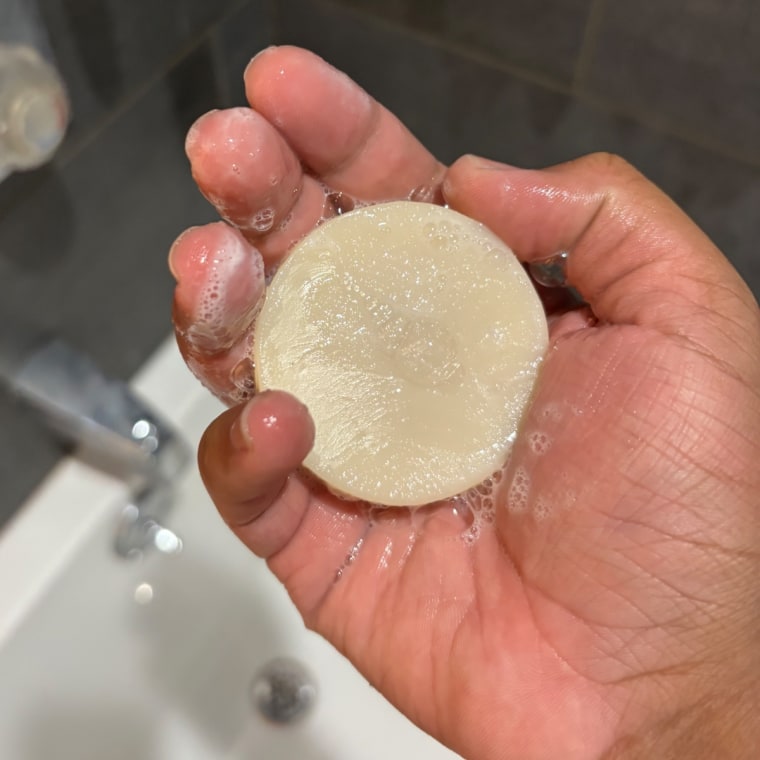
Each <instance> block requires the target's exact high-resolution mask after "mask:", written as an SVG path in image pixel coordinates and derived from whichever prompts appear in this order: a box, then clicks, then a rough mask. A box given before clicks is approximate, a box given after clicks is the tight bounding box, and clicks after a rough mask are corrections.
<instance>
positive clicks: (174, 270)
mask: <svg viewBox="0 0 760 760" xmlns="http://www.w3.org/2000/svg"><path fill="white" fill-rule="evenodd" d="M197 229H198V227H197V225H196V226H195V227H188V228H187V229H186V230H185V231H184V232H183V233H182V234H181V235H179V237H178V238H177V239H176V240H175V241H174V242H173V243H172V247H171V248H170V249H169V256H168V257H167V265H168V267H169V271H170V272H171V274H172V277H173V278H174V281H175V282H179V278H180V274H179V267H177V262H176V261H175V258H174V252H175V251H176V250H177V247H178V246H179V244H180V242H181V241H182V240H183V239H184V237H185V236H186V235H188V234H190V233H191V232H193V231H195V230H197Z"/></svg>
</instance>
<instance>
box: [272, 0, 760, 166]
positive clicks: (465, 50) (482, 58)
mask: <svg viewBox="0 0 760 760" xmlns="http://www.w3.org/2000/svg"><path fill="white" fill-rule="evenodd" d="M593 2H594V6H595V7H596V8H597V9H598V14H599V17H598V18H597V20H596V22H595V23H596V24H597V25H599V22H600V21H601V16H602V15H603V8H602V6H603V4H604V2H605V0H593ZM316 4H317V5H321V6H323V7H325V8H329V9H332V10H335V11H339V12H341V13H345V14H347V15H350V16H353V17H354V18H356V19H359V20H362V21H365V22H368V23H370V24H373V25H375V26H379V27H384V28H385V29H387V30H389V31H393V32H397V33H399V34H401V35H403V36H405V37H406V38H407V39H410V40H415V41H418V42H420V43H422V44H424V45H427V46H429V47H431V48H433V49H435V50H438V51H441V52H444V53H451V54H453V55H456V56H459V57H460V58H464V59H465V60H467V61H470V62H471V63H475V64H478V65H480V66H485V67H487V68H490V69H494V70H496V71H499V72H502V73H504V74H507V75H509V76H511V77H514V78H515V79H519V80H521V81H523V82H527V83H528V84H531V85H534V86H537V87H541V88H543V89H545V90H548V91H549V92H553V93H555V94H558V95H564V96H565V97H569V98H573V99H575V100H577V101H578V102H580V103H583V104H585V105H588V106H591V107H593V108H597V109H599V110H601V111H604V112H605V113H607V114H609V115H610V116H613V117H618V118H625V119H630V120H631V121H633V122H636V123H638V124H640V125H641V126H643V127H646V128H647V129H651V130H653V131H655V132H657V133H658V134H660V135H662V136H664V137H671V138H673V139H676V140H679V141H681V142H683V143H686V144H687V145H691V146H693V147H696V148H699V149H700V150H704V151H707V152H709V153H712V154H713V155H715V156H717V157H719V158H724V159H728V160H730V161H735V162H736V163H738V164H741V165H742V166H747V167H749V168H752V169H760V155H758V156H753V155H748V154H746V153H743V152H741V151H735V150H732V149H731V148H730V147H728V146H727V145H725V144H724V143H721V142H718V141H712V140H710V139H709V138H707V139H705V138H704V137H703V136H701V135H697V134H695V133H691V132H689V131H688V129H684V128H681V127H679V126H678V125H674V124H672V123H670V122H668V120H667V119H665V118H664V117H661V116H659V115H658V114H655V113H652V112H647V111H643V110H641V111H633V110H629V109H626V108H624V107H621V106H619V105H618V104H616V103H612V102H610V101H607V100H606V99H605V98H604V97H602V96H599V95H594V94H592V93H590V92H589V91H588V90H585V89H576V87H575V82H574V81H573V83H571V84H570V85H569V86H568V85H564V84H562V82H560V81H558V80H555V79H552V78H551V77H549V76H547V75H544V74H541V73H540V72H536V71H533V70H530V69H525V68H522V67H521V66H518V65H515V64H513V63H509V62H506V61H503V60H501V59H499V58H496V57H495V56H493V55H490V54H488V53H483V52H482V51H480V50H477V49H474V48H471V47H468V46H467V45H462V44H458V43H455V42H452V41H450V40H446V39H443V38H441V37H438V36H436V35H434V34H432V33H427V32H424V31H421V30H419V29H414V28H410V27H408V26H405V25H404V24H403V23H401V22H397V21H393V20H388V19H385V18H383V17H380V16H376V15H375V14H374V13H373V12H371V11H364V10H358V9H356V8H354V7H346V6H344V5H342V4H341V3H340V2H339V1H338V0H316ZM589 15H591V13H590V14H589ZM275 30H276V33H277V35H279V33H280V30H279V26H278V25H276V26H275ZM588 31H589V32H590V31H592V30H588ZM595 36H598V30H597V33H596V35H595ZM584 38H585V35H584ZM277 44H280V43H277ZM584 44H585V42H584ZM576 68H577V66H576ZM574 79H575V78H574Z"/></svg>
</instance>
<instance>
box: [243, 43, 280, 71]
mask: <svg viewBox="0 0 760 760" xmlns="http://www.w3.org/2000/svg"><path fill="white" fill-rule="evenodd" d="M275 48H277V45H269V46H268V47H265V48H263V49H261V50H259V52H258V53H256V55H254V56H253V58H251V60H250V61H248V65H247V66H246V67H245V71H244V72H243V79H245V77H246V76H247V74H248V69H250V68H251V66H253V63H254V61H255V60H256V59H257V58H260V57H261V56H263V55H264V54H266V53H268V52H269V51H270V50H274V49H275Z"/></svg>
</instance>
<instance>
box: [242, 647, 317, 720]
mask: <svg viewBox="0 0 760 760" xmlns="http://www.w3.org/2000/svg"><path fill="white" fill-rule="evenodd" d="M250 697H251V702H252V703H253V706H254V707H255V708H256V709H257V710H258V711H259V712H260V713H261V714H262V715H263V716H264V717H265V718H267V719H269V720H271V721H273V722H274V723H295V722H296V721H298V720H300V719H301V718H303V717H304V716H305V715H306V714H307V713H308V712H309V710H310V709H311V707H312V705H313V704H314V702H315V701H316V698H317V687H316V683H315V681H314V679H313V678H312V676H311V674H310V673H309V671H308V670H307V669H306V668H305V667H304V666H303V665H302V664H301V663H300V662H298V660H292V659H290V658H288V657H278V658H276V659H274V660H271V661H270V662H268V663H267V664H266V665H265V666H264V667H263V668H262V669H261V670H260V671H259V672H258V673H257V674H256V676H254V679H253V681H252V682H251V687H250Z"/></svg>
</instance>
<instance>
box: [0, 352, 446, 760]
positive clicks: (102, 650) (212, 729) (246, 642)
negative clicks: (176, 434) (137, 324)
mask: <svg viewBox="0 0 760 760" xmlns="http://www.w3.org/2000/svg"><path fill="white" fill-rule="evenodd" d="M134 386H135V388H136V389H137V391H138V392H139V393H141V394H142V395H143V396H144V397H145V398H146V399H147V400H148V401H149V402H150V403H152V404H153V405H154V406H155V407H156V408H157V409H160V410H161V411H162V412H163V413H164V415H165V416H166V417H167V418H168V419H169V420H170V421H172V422H173V423H174V424H176V425H177V426H178V427H179V428H180V429H181V430H182V431H183V432H184V434H185V435H186V437H187V438H188V440H189V441H190V442H191V443H192V444H195V443H197V440H198V438H199V436H200V434H201V432H202V430H203V429H204V427H205V426H206V424H207V423H208V422H209V421H210V420H211V419H212V417H214V416H215V415H216V414H217V413H218V412H219V411H220V410H221V406H220V405H219V404H218V402H216V401H215V400H214V399H212V398H211V397H210V395H209V394H208V393H207V392H206V391H205V390H204V389H202V388H201V387H200V385H199V384H198V383H197V381H195V379H194V378H192V377H191V376H190V374H189V373H188V372H187V370H186V369H185V367H184V364H183V363H182V361H181V359H180V357H179V355H178V353H177V351H176V349H175V348H174V343H173V341H171V340H167V342H166V343H165V344H164V345H163V346H162V347H161V348H160V350H159V351H158V352H157V354H156V355H155V356H154V357H153V358H152V359H151V361H150V362H149V363H148V364H147V365H146V367H145V369H144V370H143V371H142V372H141V373H140V375H139V376H138V377H137V378H136V380H135V383H134ZM126 499H127V493H126V490H125V487H124V486H123V485H122V484H121V483H120V482H118V481H116V480H114V479H112V478H110V477H108V476H107V475H105V474H103V473H100V472H98V471H95V470H93V469H91V468H89V467H88V466H87V465H86V464H85V463H83V462H81V461H78V460H76V459H70V460H66V461H64V462H63V463H61V464H60V465H59V466H58V467H57V468H56V470H55V471H54V472H53V473H52V474H51V475H50V476H49V478H48V479H47V480H46V481H45V482H44V483H43V484H42V485H41V486H40V488H39V489H38V490H37V492H36V493H35V494H34V495H33V496H32V498H31V499H30V500H29V502H28V504H27V505H25V507H24V508H23V509H22V510H21V511H20V512H19V514H18V515H17V517H16V518H15V519H14V520H13V521H12V522H11V524H10V525H9V526H8V527H7V528H6V530H5V531H4V532H3V533H2V534H0V673H2V677H1V678H0V704H2V705H3V709H2V710H1V711H0V757H1V758H3V759H4V760H51V759H54V760H127V759H129V760H174V759H175V758H176V759H177V760H180V759H181V760H195V759H196V758H197V759H198V760H205V759H206V758H207V759H208V760H212V759H213V760H219V759H220V758H231V759H232V758H241V759H242V758H247V759H249V760H250V758H256V759H257V760H258V759H259V758H261V759H262V760H278V759H280V758H281V759H282V760H295V758H299V759H301V758H303V759H304V760H311V759H313V760H343V759H345V760H349V759H350V760H357V759H358V760H372V759H374V758H388V757H400V758H416V759H420V760H428V759H429V760H445V759H446V758H456V757H457V756H456V755H454V754H453V753H452V752H450V751H449V750H447V749H445V748H444V747H443V746H441V745H440V744H438V743H437V742H435V741H434V740H433V739H431V738H430V737H429V736H427V735H426V734H424V733H423V732H421V731H420V730H419V729H417V728H416V727H415V726H414V725H412V724H411V723H410V722H409V721H407V720H406V718H404V717H403V716H402V715H401V714H400V713H399V712H398V711H396V710H395V708H393V707H392V706H391V705H390V704H389V703H388V702H387V701H385V699H384V698H383V697H381V696H380V695H379V694H378V693H377V692H376V691H375V690H374V689H373V688H372V687H371V686H370V685H369V684H368V683H367V682H366V681H365V680H364V679H363V678H362V677H361V676H360V675H359V674H358V672H357V671H356V670H355V669H354V668H353V666H352V665H351V664H350V663H349V662H348V661H347V660H346V659H345V658H344V657H342V656H341V655H340V654H338V653H337V652H336V651H335V650H334V649H333V648H332V647H331V646H330V645H329V644H327V643H326V642H325V641H324V640H323V639H321V638H320V637H319V636H317V635H316V634H314V633H312V632H310V631H308V630H306V629H305V627H304V625H303V623H302V621H301V618H300V616H299V615H298V613H297V612H296V610H295V608H294V607H293V605H292V603H291V602H290V599H289V598H288V596H287V594H286V593H285V591H284V589H283V588H282V587H281V586H280V584H279V583H278V582H277V581H276V580H275V579H274V578H273V577H272V576H271V575H270V573H269V571H268V570H267V568H266V565H265V564H264V563H263V561H261V560H259V559H257V558H256V557H254V556H253V555H251V554H250V553H249V552H248V551H247V550H246V549H245V548H244V547H243V546H242V545H241V544H240V543H238V541H237V539H236V538H235V537H234V536H233V535H232V534H231V533H230V532H229V531H228V530H227V528H226V527H225V526H224V524H223V523H222V521H221V519H220V518H219V517H218V515H217V513H216V510H215V509H214V508H213V505H212V504H211V503H210V501H209V499H208V497H207V495H206V493H205V490H204V489H203V486H202V484H201V482H200V478H199V476H198V474H197V472H196V470H195V468H194V467H191V468H189V471H188V472H187V474H186V476H185V477H184V479H183V480H182V481H180V482H179V483H178V484H177V498H176V504H175V506H174V508H173V510H172V512H171V514H170V515H169V517H168V518H167V527H169V528H170V529H171V530H172V531H174V532H175V533H176V534H177V535H178V536H179V537H180V539H181V541H182V550H181V551H180V552H177V553H172V554H162V553H160V552H159V551H152V552H148V553H146V554H145V555H144V556H142V557H141V558H138V559H122V558H119V557H118V556H117V555H116V554H115V553H114V552H113V550H112V548H111V547H112V542H113V534H114V529H115V525H116V519H117V515H118V514H119V512H120V511H121V508H122V507H123V506H124V504H125V503H126ZM279 658H286V666H288V667H289V666H290V665H289V664H292V663H297V665H298V667H299V668H300V669H302V670H303V674H304V675H303V677H304V678H305V679H306V681H307V683H308V687H307V689H306V692H304V693H308V694H309V695H312V694H316V696H315V698H314V701H313V704H312V705H311V708H310V709H307V710H306V711H305V714H302V715H300V716H299V717H298V718H297V719H295V720H293V721H292V722H277V721H274V720H272V719H271V716H270V717H267V716H265V715H264V714H262V711H261V710H260V709H259V708H258V707H257V705H256V704H255V700H254V699H253V698H252V684H253V683H254V682H256V683H258V684H259V687H260V688H261V684H262V679H261V678H259V679H258V681H257V676H258V675H259V674H260V673H261V672H262V669H264V668H266V667H267V665H269V664H270V663H272V662H273V661H277V660H278V659H279ZM267 683H268V682H267ZM256 693H259V692H258V691H257V692H256ZM299 693H300V692H299Z"/></svg>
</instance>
